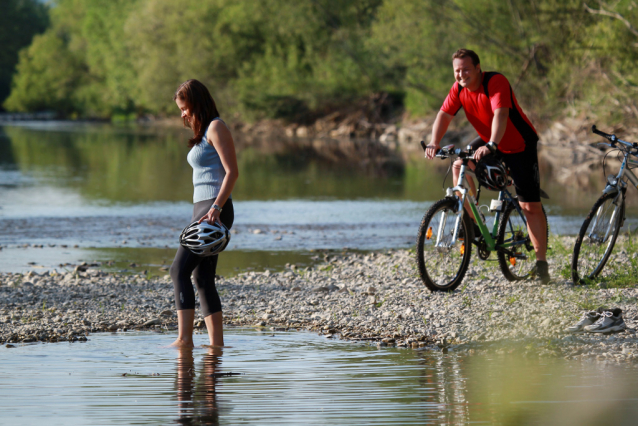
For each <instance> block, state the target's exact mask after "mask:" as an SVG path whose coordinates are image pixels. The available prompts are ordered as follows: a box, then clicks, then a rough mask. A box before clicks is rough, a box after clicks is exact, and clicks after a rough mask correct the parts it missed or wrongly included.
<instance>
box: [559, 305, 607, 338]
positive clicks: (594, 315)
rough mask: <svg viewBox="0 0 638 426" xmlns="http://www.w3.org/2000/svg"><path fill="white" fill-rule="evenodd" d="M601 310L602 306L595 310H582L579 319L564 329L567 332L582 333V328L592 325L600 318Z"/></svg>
mask: <svg viewBox="0 0 638 426" xmlns="http://www.w3.org/2000/svg"><path fill="white" fill-rule="evenodd" d="M602 311H603V310H602V308H598V309H597V310H595V311H589V312H583V315H582V316H581V317H580V320H579V321H578V322H577V323H576V324H574V325H571V326H569V327H567V330H565V331H567V332H568V333H584V332H585V330H584V328H585V327H586V326H588V325H592V324H594V323H595V322H596V321H598V320H599V319H600V314H601V312H602Z"/></svg>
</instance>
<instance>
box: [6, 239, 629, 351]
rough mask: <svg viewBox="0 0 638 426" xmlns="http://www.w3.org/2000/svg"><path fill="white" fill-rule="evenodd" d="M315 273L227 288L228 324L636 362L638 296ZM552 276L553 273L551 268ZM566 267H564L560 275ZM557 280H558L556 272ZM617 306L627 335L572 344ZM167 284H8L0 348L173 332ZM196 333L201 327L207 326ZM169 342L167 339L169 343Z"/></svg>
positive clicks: (328, 267)
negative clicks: (583, 318)
mask: <svg viewBox="0 0 638 426" xmlns="http://www.w3.org/2000/svg"><path fill="white" fill-rule="evenodd" d="M320 255H321V256H323V257H324V262H323V263H321V264H319V265H318V266H316V267H314V268H303V269H299V268H296V267H295V266H294V265H291V266H290V267H288V268H286V269H285V270H284V271H281V272H270V271H266V272H264V273H257V272H248V273H245V274H241V275H239V276H237V277H233V278H229V279H225V278H220V279H219V280H218V290H219V292H220V294H221V297H222V302H223V304H224V315H225V322H226V323H227V324H228V325H256V326H262V327H273V328H276V329H279V328H284V329H286V328H296V329H310V330H314V331H317V332H319V333H321V334H324V335H326V337H332V338H342V339H349V340H359V341H361V340H363V341H370V342H375V343H376V344H378V345H379V346H398V347H409V348H424V347H425V348H427V349H430V350H455V351H470V352H476V351H483V350H492V349H494V348H496V350H507V351H513V350H520V351H523V352H524V353H526V354H529V355H533V356H536V355H540V356H544V355H546V356H564V357H572V358H574V357H578V358H596V359H605V360H615V361H633V360H635V359H638V338H637V337H636V331H635V326H636V320H638V305H637V303H636V302H637V301H638V290H637V289H635V288H624V289H604V288H597V287H575V286H573V285H572V284H571V282H570V281H567V280H564V279H561V278H559V279H557V280H556V282H554V283H552V284H550V285H546V286H543V285H540V284H539V283H536V282H517V283H510V282H507V281H506V280H505V279H504V278H503V277H502V275H501V274H500V272H499V271H498V269H497V266H496V262H478V261H474V262H473V264H472V265H471V266H470V270H469V271H468V274H467V277H466V280H465V282H464V284H463V285H462V287H460V288H459V289H458V290H457V291H456V292H454V293H451V294H446V293H431V292H430V291H428V290H427V289H426V288H425V287H424V286H423V285H422V284H421V282H420V280H419V278H418V275H417V273H416V269H415V268H416V266H415V262H414V254H413V253H411V252H410V251H407V250H392V251H385V252H373V253H368V254H356V253H348V254H332V253H328V254H323V253H322V254H320ZM550 266H553V264H552V262H551V260H550ZM558 266H560V267H563V266H564V265H558ZM551 272H552V276H554V277H559V273H558V271H557V270H556V268H553V270H552V271H551ZM598 306H607V307H620V308H622V309H623V316H624V318H625V321H626V323H627V325H628V330H627V331H625V332H622V333H619V334H614V335H610V336H606V335H592V334H580V335H569V334H567V333H565V332H564V329H565V328H566V327H567V326H568V325H571V324H572V323H574V322H575V321H577V320H578V319H579V317H580V315H581V313H582V312H584V310H585V309H590V308H595V307H598ZM176 325H177V324H176V316H175V311H174V305H173V288H172V284H171V283H170V279H169V277H168V276H165V277H162V278H158V277H155V278H150V279H147V278H146V277H144V276H140V275H117V274H110V273H105V272H102V271H100V270H97V269H92V268H87V267H86V266H79V267H77V268H76V270H75V271H73V272H67V273H64V274H59V273H55V272H44V273H42V274H38V273H35V272H29V273H27V274H24V275H22V274H9V273H7V274H1V275H0V342H3V343H4V344H9V345H11V344H14V343H18V342H35V341H48V342H59V341H77V340H80V341H81V340H86V338H87V337H86V336H87V335H89V334H90V333H94V332H100V331H109V332H117V331H127V330H141V329H155V330H158V329H161V330H173V329H175V327H176ZM196 325H197V327H198V328H202V327H203V321H202V319H201V318H198V319H197V323H196ZM169 340H170V339H167V343H170V342H169Z"/></svg>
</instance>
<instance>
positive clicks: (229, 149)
mask: <svg viewBox="0 0 638 426" xmlns="http://www.w3.org/2000/svg"><path fill="white" fill-rule="evenodd" d="M207 135H208V138H207V139H208V143H209V144H211V145H212V146H213V148H215V150H216V151H217V153H218V154H219V159H220V160H221V162H222V166H223V167H224V170H225V171H226V176H224V180H223V181H222V185H221V188H220V189H219V193H218V194H217V198H216V199H215V203H214V204H217V205H218V206H220V207H222V208H223V207H224V204H226V201H227V200H228V197H230V194H231V193H232V192H233V188H234V187H235V182H237V178H238V177H239V168H238V167H237V155H236V154H235V143H234V141H233V136H232V135H231V134H230V130H228V127H226V125H225V124H224V123H222V122H220V121H219V120H214V121H213V122H212V123H210V126H209V127H208V132H207ZM219 213H220V212H219V211H218V210H215V209H213V208H211V209H210V210H209V211H208V213H206V214H205V215H204V217H202V218H201V219H200V220H199V223H202V222H203V221H204V220H206V221H208V222H209V223H214V222H219V223H221V221H220V220H219Z"/></svg>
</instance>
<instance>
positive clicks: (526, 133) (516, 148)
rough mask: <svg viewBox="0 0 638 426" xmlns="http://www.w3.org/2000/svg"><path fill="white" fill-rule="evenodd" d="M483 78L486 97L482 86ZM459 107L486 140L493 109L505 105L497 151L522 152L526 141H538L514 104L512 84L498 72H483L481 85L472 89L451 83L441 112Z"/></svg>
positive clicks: (451, 110) (451, 113)
mask: <svg viewBox="0 0 638 426" xmlns="http://www.w3.org/2000/svg"><path fill="white" fill-rule="evenodd" d="M486 78H487V79H488V82H487V88H488V93H489V98H488V97H487V95H486V94H485V88H484V87H483V83H484V82H485V80H486ZM461 108H464V109H465V115H466V117H467V119H468V120H469V122H470V123H471V124H472V126H474V129H475V130H476V132H477V133H478V134H479V136H480V137H481V139H483V140H484V141H486V142H487V141H489V140H490V138H491V137H492V120H493V119H494V111H495V110H496V109H497V108H509V117H508V119H507V127H506V128H505V134H504V135H503V139H501V141H500V143H499V144H498V150H499V151H501V152H503V153H505V154H516V153H518V152H523V151H524V150H525V144H526V143H533V142H536V141H538V135H537V134H536V129H534V126H532V123H531V122H530V121H529V119H528V118H527V116H526V115H525V113H524V112H523V110H522V109H521V107H520V106H518V102H517V101H516V97H515V96H514V92H513V91H512V87H511V86H510V84H509V81H507V78H505V76H504V75H502V74H498V73H486V72H484V73H483V80H482V82H481V86H480V87H479V88H478V90H476V91H475V92H471V91H470V90H468V89H467V88H461V86H459V84H458V83H454V85H453V86H452V88H451V89H450V93H448V95H447V98H445V102H443V106H442V107H441V111H443V112H445V113H447V114H450V115H456V114H457V113H458V112H459V110H460V109H461Z"/></svg>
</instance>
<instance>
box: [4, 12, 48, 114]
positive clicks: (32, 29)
mask: <svg viewBox="0 0 638 426" xmlns="http://www.w3.org/2000/svg"><path fill="white" fill-rule="evenodd" d="M48 23H49V19H48V15H47V8H46V6H44V5H43V4H41V3H40V2H38V1H36V0H2V13H0V46H2V49H0V104H2V101H4V99H6V97H7V96H9V91H10V88H11V78H12V76H13V73H14V71H15V67H16V64H17V63H18V52H19V51H20V49H22V48H23V47H26V46H28V45H29V44H30V43H31V41H32V39H33V36H34V35H35V34H39V33H41V32H43V31H44V30H45V28H46V27H47V25H48Z"/></svg>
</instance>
